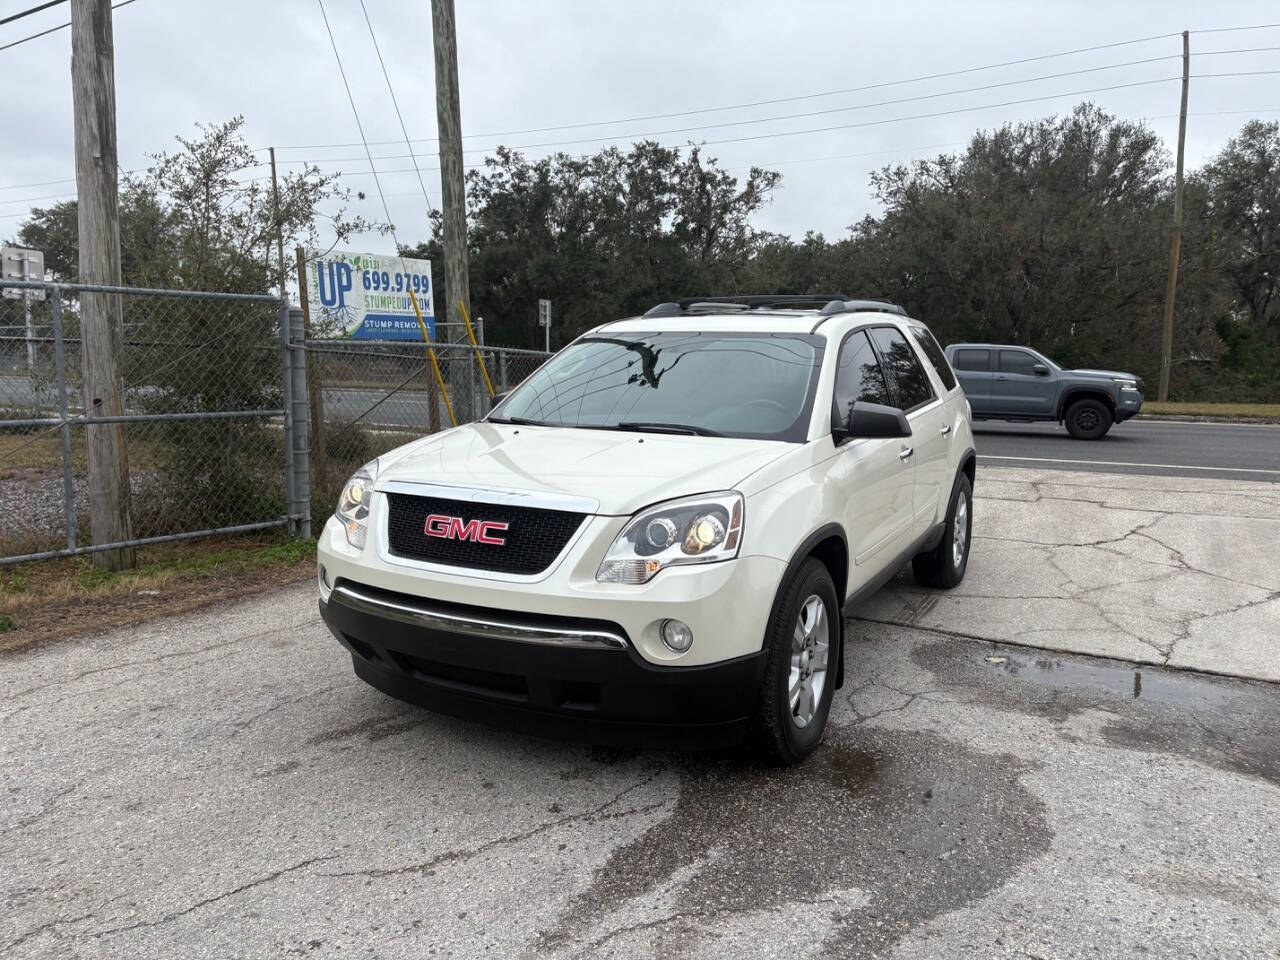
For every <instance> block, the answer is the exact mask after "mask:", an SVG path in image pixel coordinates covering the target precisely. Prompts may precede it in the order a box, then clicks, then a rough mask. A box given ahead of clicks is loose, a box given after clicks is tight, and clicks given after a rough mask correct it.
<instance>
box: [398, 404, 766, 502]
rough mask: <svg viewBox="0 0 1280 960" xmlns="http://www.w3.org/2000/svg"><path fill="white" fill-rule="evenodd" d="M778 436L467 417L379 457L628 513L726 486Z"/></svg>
mask: <svg viewBox="0 0 1280 960" xmlns="http://www.w3.org/2000/svg"><path fill="white" fill-rule="evenodd" d="M789 446H790V445H789V444H786V443H782V442H780V441H776V440H737V439H730V438H721V437H691V436H683V435H667V434H653V433H627V432H619V431H615V430H579V429H573V428H566V427H527V426H513V425H510V424H497V423H485V422H483V421H482V422H479V423H469V424H466V425H464V426H461V427H457V428H455V429H453V430H449V431H446V432H444V433H437V434H433V435H431V436H429V437H424V438H423V439H421V440H417V441H415V442H413V443H410V444H408V445H407V446H404V447H400V448H399V449H397V450H393V451H391V452H390V453H388V454H384V455H383V456H382V457H379V458H378V459H379V471H378V483H377V486H378V487H381V486H382V484H383V483H384V482H386V481H389V480H399V481H405V482H410V483H412V482H418V483H438V484H443V485H446V486H460V487H494V488H501V489H506V490H528V491H531V492H533V491H536V492H539V493H561V494H568V495H571V496H579V497H590V498H592V499H593V500H597V501H599V503H600V513H602V514H613V515H629V514H632V513H634V512H635V511H636V510H639V509H640V508H641V507H645V506H648V505H649V504H651V503H656V502H657V501H659V500H670V499H672V498H673V497H682V496H686V495H688V494H694V493H707V492H710V491H712V490H728V489H732V488H733V487H734V486H736V485H737V484H739V483H741V482H742V480H744V479H745V478H746V477H747V476H749V475H750V474H752V473H754V472H755V471H757V470H759V469H760V468H761V467H763V466H764V465H765V464H767V463H769V462H771V461H773V460H776V459H777V458H778V457H780V456H782V455H783V454H784V453H786V452H787V449H788V448H789Z"/></svg>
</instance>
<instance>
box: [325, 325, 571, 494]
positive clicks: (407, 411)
mask: <svg viewBox="0 0 1280 960" xmlns="http://www.w3.org/2000/svg"><path fill="white" fill-rule="evenodd" d="M548 356H550V354H546V353H543V352H541V351H538V350H517V349H514V348H510V347H492V346H472V345H471V344H469V343H468V344H459V343H436V344H426V343H409V342H395V343H393V342H386V341H362V340H309V341H307V343H306V357H307V360H306V366H307V381H308V385H309V387H308V389H309V394H310V396H309V398H308V400H309V404H308V405H309V408H310V414H311V475H312V488H313V497H312V499H313V502H314V503H315V506H316V509H315V515H316V517H317V518H319V517H323V516H325V515H327V513H329V512H332V508H333V505H334V503H335V502H336V501H337V497H338V494H339V493H340V492H341V488H342V484H343V483H345V482H346V480H347V478H348V477H349V476H350V475H351V474H352V473H354V472H355V471H356V469H358V468H359V467H360V466H361V465H362V464H365V463H367V462H368V461H370V460H372V459H373V458H374V457H376V456H378V455H379V454H382V453H385V452H386V451H388V450H390V449H392V448H394V447H398V446H400V445H401V444H404V443H408V442H409V441H410V440H414V439H416V438H418V437H420V436H422V435H424V434H427V433H434V432H435V431H437V430H441V429H448V428H449V427H450V426H452V425H453V424H454V423H467V422H469V421H472V420H478V419H479V418H481V417H483V416H484V415H485V414H486V413H488V412H489V409H490V407H491V406H492V398H491V395H490V388H492V390H493V393H494V394H502V393H506V392H507V391H509V390H511V389H512V388H514V387H515V386H516V385H517V384H519V383H520V382H521V381H522V380H524V379H525V377H527V376H529V374H531V373H533V371H535V370H537V369H538V367H540V366H541V365H542V364H543V363H544V362H545V361H546V359H547V357H548Z"/></svg>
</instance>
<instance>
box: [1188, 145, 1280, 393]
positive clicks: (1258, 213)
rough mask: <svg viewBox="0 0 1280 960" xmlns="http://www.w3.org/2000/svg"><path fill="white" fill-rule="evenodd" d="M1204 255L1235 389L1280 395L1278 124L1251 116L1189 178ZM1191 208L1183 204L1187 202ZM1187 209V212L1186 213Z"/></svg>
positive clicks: (1224, 360) (1226, 364)
mask: <svg viewBox="0 0 1280 960" xmlns="http://www.w3.org/2000/svg"><path fill="white" fill-rule="evenodd" d="M1193 181H1194V187H1193V190H1192V191H1189V192H1193V193H1194V196H1195V200H1196V201H1197V203H1196V213H1198V214H1199V217H1200V224H1201V232H1202V233H1205V234H1207V236H1206V238H1205V241H1204V249H1205V259H1206V262H1208V263H1209V264H1210V265H1211V269H1213V270H1214V271H1216V272H1217V273H1218V276H1219V279H1220V282H1221V284H1222V286H1223V288H1224V290H1225V293H1226V296H1227V297H1228V298H1229V303H1227V304H1226V305H1224V306H1222V307H1221V308H1220V309H1219V310H1217V311H1216V316H1215V330H1216V332H1217V334H1218V336H1219V337H1220V338H1221V339H1222V342H1223V346H1224V351H1223V355H1222V364H1223V366H1224V367H1225V368H1226V369H1227V370H1228V371H1229V372H1231V373H1232V374H1235V375H1237V376H1238V377H1239V378H1240V380H1241V382H1240V383H1239V388H1240V389H1241V390H1243V391H1247V392H1249V393H1252V394H1254V395H1257V396H1260V397H1261V398H1263V399H1267V400H1275V399H1277V397H1280V124H1278V123H1263V122H1262V121H1259V120H1252V121H1250V122H1249V123H1247V124H1245V126H1244V128H1243V129H1242V130H1241V131H1240V133H1239V135H1237V136H1235V137H1233V138H1232V139H1231V140H1229V141H1228V142H1227V144H1226V146H1224V147H1223V149H1222V150H1221V152H1219V153H1218V155H1217V156H1216V157H1214V159H1213V160H1212V161H1210V162H1209V163H1208V164H1207V165H1206V166H1205V167H1204V169H1203V170H1202V171H1200V173H1199V174H1198V175H1197V176H1196V177H1195V178H1193ZM1189 207H1190V205H1189ZM1190 212H1191V211H1190V209H1189V213H1190Z"/></svg>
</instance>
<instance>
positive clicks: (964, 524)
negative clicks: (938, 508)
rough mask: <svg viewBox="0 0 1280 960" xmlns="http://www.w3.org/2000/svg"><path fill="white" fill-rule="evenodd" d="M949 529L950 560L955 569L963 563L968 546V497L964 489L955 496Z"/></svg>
mask: <svg viewBox="0 0 1280 960" xmlns="http://www.w3.org/2000/svg"><path fill="white" fill-rule="evenodd" d="M953 525H954V529H953V530H952V531H951V562H952V563H954V564H955V567H956V569H957V570H959V569H960V567H961V566H962V565H963V564H964V555H965V550H967V549H968V546H969V498H968V497H966V496H965V494H964V491H963V490H961V491H960V495H959V496H958V497H957V498H956V516H955V520H954V521H953Z"/></svg>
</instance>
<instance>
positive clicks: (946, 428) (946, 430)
mask: <svg viewBox="0 0 1280 960" xmlns="http://www.w3.org/2000/svg"><path fill="white" fill-rule="evenodd" d="M938 432H939V433H940V434H942V435H943V436H944V437H945V436H946V435H947V434H949V433H950V432H951V424H947V425H946V426H944V427H943V428H942V429H941V430H939V431H938Z"/></svg>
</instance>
